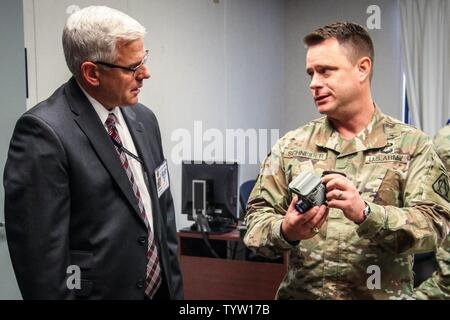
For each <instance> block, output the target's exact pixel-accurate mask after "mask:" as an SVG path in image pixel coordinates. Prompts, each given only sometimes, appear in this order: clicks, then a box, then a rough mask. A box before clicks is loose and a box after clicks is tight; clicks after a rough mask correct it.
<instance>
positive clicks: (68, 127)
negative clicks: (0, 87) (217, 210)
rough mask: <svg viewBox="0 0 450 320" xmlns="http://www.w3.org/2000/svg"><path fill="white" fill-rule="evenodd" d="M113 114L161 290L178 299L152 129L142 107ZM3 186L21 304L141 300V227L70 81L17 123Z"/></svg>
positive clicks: (169, 211) (169, 220)
mask: <svg viewBox="0 0 450 320" xmlns="http://www.w3.org/2000/svg"><path fill="white" fill-rule="evenodd" d="M122 111H123V115H124V118H125V121H126V122H127V125H128V128H129V130H130V133H131V136H132V137H133V140H134V143H135V145H136V149H137V151H138V153H139V155H140V157H141V158H142V159H143V161H144V166H145V169H146V171H147V173H148V176H149V193H150V196H151V199H152V209H153V210H152V211H153V223H154V234H155V239H156V240H157V247H158V253H159V257H160V261H161V266H162V270H163V285H164V286H165V287H162V288H165V289H167V290H166V291H168V293H169V294H170V298H172V299H181V298H182V297H183V293H182V279H181V272H180V267H179V263H178V260H177V239H176V228H175V214H174V206H173V200H172V196H171V193H170V190H167V191H165V192H164V193H163V194H162V195H161V197H160V198H158V195H157V191H156V183H155V176H154V172H155V169H156V168H157V167H158V166H159V165H160V164H161V163H162V162H163V161H164V155H163V150H162V146H161V136H160V131H159V127H158V123H157V120H156V117H155V115H154V114H153V113H152V112H151V111H150V110H149V109H147V108H146V107H144V106H143V105H139V104H138V105H136V106H133V107H125V108H122ZM4 187H5V220H6V221H5V222H6V232H7V240H8V246H9V251H10V255H11V259H12V264H13V267H14V271H15V274H16V278H17V281H18V284H19V288H20V290H21V292H22V295H23V298H24V299H71V298H88V299H143V298H144V287H143V284H144V279H145V275H146V265H147V259H146V250H147V229H146V227H145V224H144V222H143V221H142V220H141V218H140V217H139V211H138V210H139V208H138V204H137V200H136V198H135V196H134V194H133V192H132V189H131V184H130V182H129V180H128V178H127V176H126V173H125V170H124V169H123V168H122V166H121V163H120V160H119V157H118V155H117V153H116V150H115V148H114V146H113V144H112V142H111V140H110V138H109V136H108V134H107V132H106V130H105V128H104V127H103V124H102V123H101V121H100V119H99V117H98V115H97V113H96V112H95V110H94V108H93V107H92V105H91V104H90V102H89V101H88V99H87V98H86V96H85V95H84V94H83V93H82V91H81V89H80V88H79V86H78V84H77V83H76V81H75V80H74V79H73V78H72V79H71V80H70V81H69V82H67V83H66V84H64V85H63V86H61V87H60V88H59V89H58V90H56V91H55V93H54V94H53V95H52V96H51V97H50V98H48V99H47V100H45V101H43V102H42V103H40V104H38V105H37V106H35V107H34V108H32V109H31V110H29V111H28V112H26V113H25V114H24V115H23V116H22V117H21V118H20V119H19V120H18V122H17V124H16V127H15V130H14V134H13V137H12V140H11V145H10V149H9V153H8V160H7V163H6V166H5V172H4ZM70 265H77V266H79V267H80V268H81V279H82V281H81V290H69V289H68V286H67V280H68V278H69V276H72V275H74V273H70V272H69V273H68V270H67V268H68V267H69V266H70ZM73 279H74V278H73V277H72V278H70V279H69V280H70V281H69V282H71V283H72V284H74V283H76V282H73V281H72V280H73ZM167 298H169V296H167Z"/></svg>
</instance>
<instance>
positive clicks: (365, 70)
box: [357, 57, 372, 82]
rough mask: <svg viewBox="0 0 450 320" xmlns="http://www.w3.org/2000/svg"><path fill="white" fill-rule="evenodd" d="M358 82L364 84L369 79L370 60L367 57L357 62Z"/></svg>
mask: <svg viewBox="0 0 450 320" xmlns="http://www.w3.org/2000/svg"><path fill="white" fill-rule="evenodd" d="M357 67H358V75H359V81H360V82H364V81H366V80H367V79H369V77H370V72H371V71H372V60H371V59H370V58H369V57H362V58H360V59H359V60H358V62H357Z"/></svg>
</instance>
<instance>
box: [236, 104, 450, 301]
mask: <svg viewBox="0 0 450 320" xmlns="http://www.w3.org/2000/svg"><path fill="white" fill-rule="evenodd" d="M324 170H335V171H340V172H343V173H345V174H346V175H347V177H348V178H349V179H350V180H351V181H352V182H353V183H354V185H355V186H356V187H357V189H358V190H359V191H360V193H361V196H362V198H363V199H364V200H365V201H367V202H368V204H369V206H370V209H371V213H370V215H369V216H368V217H367V219H366V220H365V221H364V222H363V223H362V224H361V225H357V224H355V223H354V222H352V221H350V220H348V219H347V218H345V216H344V214H343V212H342V211H341V210H339V209H330V211H329V215H328V218H327V221H326V222H325V223H324V225H323V226H322V228H321V230H320V232H319V233H318V234H317V235H316V236H314V237H313V238H311V239H308V240H302V241H300V242H299V243H298V244H293V243H289V242H287V241H286V240H285V239H284V237H283V236H282V234H281V231H280V230H281V223H282V220H283V217H284V215H285V213H286V210H287V208H288V206H289V204H290V202H291V200H292V195H291V194H290V193H289V192H288V184H289V182H290V181H291V180H292V179H293V178H294V177H295V176H297V175H298V174H299V173H300V172H302V171H310V172H313V173H315V174H316V175H318V176H320V175H321V174H322V172H323V171H324ZM448 187H449V185H448V175H447V172H446V170H445V168H444V166H443V164H442V162H441V160H440V159H439V157H438V156H437V154H436V152H435V151H434V150H433V144H432V141H431V139H430V138H429V137H427V136H426V135H425V134H424V133H422V132H421V131H419V130H417V129H414V128H412V127H410V126H408V125H405V124H403V123H401V122H399V121H397V120H395V119H393V118H391V117H388V116H386V115H383V114H382V113H381V112H380V111H379V110H378V109H376V111H375V113H374V115H373V118H372V121H371V123H370V124H369V125H368V127H367V128H366V129H365V130H363V131H362V132H361V133H360V134H358V135H357V136H356V137H355V138H353V139H352V140H348V141H347V140H343V139H341V137H340V135H339V134H338V132H337V131H335V130H334V129H333V127H332V126H331V124H330V122H329V121H328V119H327V118H326V117H322V118H320V119H318V120H315V121H312V122H310V123H309V124H307V125H306V126H304V127H302V128H299V129H297V130H294V131H291V132H289V133H287V134H286V135H285V136H284V137H283V138H281V139H280V140H279V141H278V142H277V143H276V144H275V146H274V147H273V148H272V151H271V153H270V154H269V155H268V157H267V158H266V159H265V161H264V163H263V164H262V166H261V171H260V174H259V176H258V179H257V182H256V185H255V188H254V189H253V191H252V193H251V195H250V198H249V202H248V206H247V214H246V218H245V220H246V223H247V227H248V230H247V233H246V235H245V238H244V242H245V244H246V245H247V246H248V247H249V248H250V249H252V250H253V251H254V252H256V253H258V254H261V255H264V256H266V257H271V258H275V257H279V256H281V255H283V254H284V253H287V254H288V261H289V265H288V271H287V274H286V276H285V277H284V279H283V281H282V283H281V284H280V287H279V289H278V292H277V296H276V298H277V299H408V298H412V297H413V272H412V266H413V256H412V254H413V253H415V252H427V251H433V250H435V249H436V248H437V247H438V246H439V245H441V243H442V242H443V241H444V239H445V237H446V236H447V232H448V221H449V219H450V208H449V202H448V198H449V190H448ZM374 266H375V267H376V268H379V271H380V276H381V277H380V279H379V280H380V282H379V284H378V285H376V287H375V288H374V287H373V286H370V288H369V287H368V282H369V280H370V279H369V277H370V276H371V274H372V271H371V270H372V268H373V267H374ZM375 284H376V283H375Z"/></svg>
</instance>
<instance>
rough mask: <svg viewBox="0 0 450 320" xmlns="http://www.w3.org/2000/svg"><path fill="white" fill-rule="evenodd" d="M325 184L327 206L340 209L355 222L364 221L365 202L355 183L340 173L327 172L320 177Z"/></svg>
mask: <svg viewBox="0 0 450 320" xmlns="http://www.w3.org/2000/svg"><path fill="white" fill-rule="evenodd" d="M322 182H323V183H324V184H325V185H326V186H327V203H328V207H329V208H337V209H341V210H342V211H343V212H344V215H345V216H346V217H347V218H348V219H350V220H351V221H354V222H356V223H361V222H363V221H364V213H363V211H364V208H365V206H366V204H365V203H364V200H363V199H362V198H361V195H360V194H359V192H358V189H356V187H355V185H354V184H353V183H352V182H351V181H350V180H349V179H347V178H346V177H344V176H342V175H340V174H328V175H325V176H324V177H323V178H322Z"/></svg>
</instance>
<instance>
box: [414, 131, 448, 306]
mask: <svg viewBox="0 0 450 320" xmlns="http://www.w3.org/2000/svg"><path fill="white" fill-rule="evenodd" d="M434 148H435V150H436V152H437V154H438V155H439V157H440V158H441V160H442V162H443V163H444V165H445V167H446V168H447V171H450V125H447V126H445V127H443V128H442V129H440V130H439V131H438V133H437V134H436V136H435V137H434ZM436 260H437V262H438V270H437V271H436V272H434V273H433V274H432V276H431V277H430V278H429V279H427V280H426V281H424V282H422V284H421V285H420V286H419V287H418V288H417V289H416V298H417V299H423V300H428V299H440V300H443V299H450V235H448V236H447V240H446V241H445V242H444V244H443V245H442V247H441V248H439V249H438V251H437V253H436Z"/></svg>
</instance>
